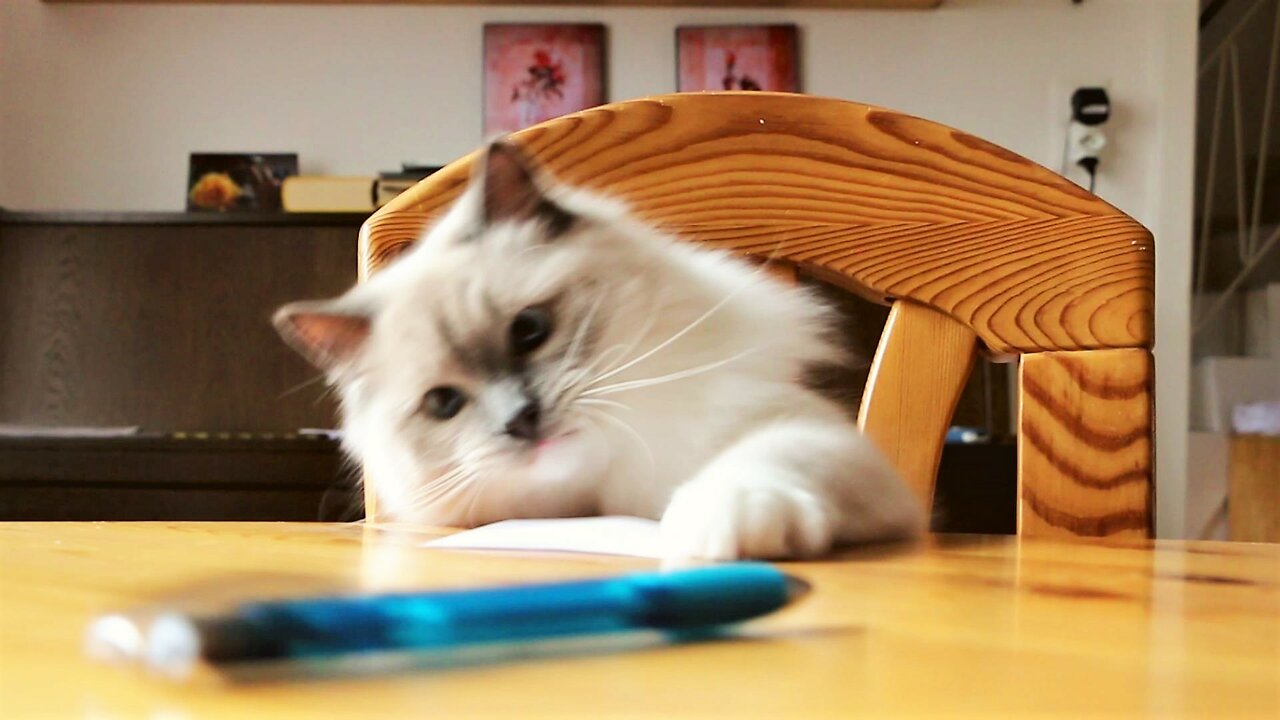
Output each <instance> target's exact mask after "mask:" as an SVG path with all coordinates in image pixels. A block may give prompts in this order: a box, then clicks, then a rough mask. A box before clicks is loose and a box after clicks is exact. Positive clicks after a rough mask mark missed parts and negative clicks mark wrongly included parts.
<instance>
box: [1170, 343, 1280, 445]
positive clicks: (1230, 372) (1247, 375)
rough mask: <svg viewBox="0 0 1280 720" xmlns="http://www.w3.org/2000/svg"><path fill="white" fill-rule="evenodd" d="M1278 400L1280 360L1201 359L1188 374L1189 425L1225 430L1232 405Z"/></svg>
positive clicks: (1227, 430) (1223, 431) (1228, 429)
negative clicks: (1189, 387)
mask: <svg viewBox="0 0 1280 720" xmlns="http://www.w3.org/2000/svg"><path fill="white" fill-rule="evenodd" d="M1262 400H1280V360H1277V359H1272V358H1248V357H1207V358H1201V359H1200V360H1199V361H1198V362H1197V363H1196V365H1195V370H1194V371H1193V373H1192V388H1191V427H1192V428H1193V429H1196V430H1210V431H1213V432H1221V433H1226V432H1230V431H1231V417H1232V413H1233V411H1234V409H1235V406H1236V405H1242V404H1245V403H1254V402H1259V401H1262Z"/></svg>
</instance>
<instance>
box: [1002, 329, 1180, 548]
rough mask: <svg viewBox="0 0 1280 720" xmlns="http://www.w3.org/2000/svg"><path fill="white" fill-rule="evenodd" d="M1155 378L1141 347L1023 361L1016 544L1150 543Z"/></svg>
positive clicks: (1038, 356)
mask: <svg viewBox="0 0 1280 720" xmlns="http://www.w3.org/2000/svg"><path fill="white" fill-rule="evenodd" d="M1153 374H1154V366H1153V363H1152V358H1151V352H1150V351H1148V350H1145V349H1141V348H1137V349H1120V350H1086V351H1077V352H1046V353H1035V354H1029V355H1023V356H1022V365H1021V368H1020V374H1019V379H1020V393H1019V394H1020V400H1021V402H1020V411H1019V419H1018V534H1019V535H1028V536H1039V537H1044V536H1084V537H1103V536H1110V537H1134V538H1147V537H1151V536H1152V529H1153V522H1152V511H1153V508H1154V500H1155V498H1154V488H1155V484H1154V476H1153V473H1152V450H1153V446H1154V442H1153V436H1152V431H1153V428H1154V425H1153V423H1152V417H1153V407H1154V406H1153V395H1154V393H1153V388H1152V378H1153Z"/></svg>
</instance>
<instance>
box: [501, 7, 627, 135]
mask: <svg viewBox="0 0 1280 720" xmlns="http://www.w3.org/2000/svg"><path fill="white" fill-rule="evenodd" d="M605 41H606V38H605V26H604V25H602V24H600V23H537V24H533V23H519V24H517V23H486V24H485V26H484V50H483V53H484V61H483V68H484V69H483V72H484V78H483V86H484V101H483V102H484V108H483V126H484V134H485V135H486V136H492V135H496V134H500V133H508V132H513V131H515V130H521V129H524V128H526V127H529V126H530V125H536V124H537V123H540V122H542V121H544V120H549V119H551V118H553V117H559V116H560V115H564V114H566V113H571V112H576V111H578V110H585V109H586V108H589V107H594V106H596V105H600V104H602V103H604V102H606V101H607V97H608V92H607V88H606V82H605V78H606V77H607V74H606V67H605V55H606V51H605Z"/></svg>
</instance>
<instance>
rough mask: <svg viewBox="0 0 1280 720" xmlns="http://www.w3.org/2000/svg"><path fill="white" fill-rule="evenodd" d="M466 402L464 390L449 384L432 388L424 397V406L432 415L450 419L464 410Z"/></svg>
mask: <svg viewBox="0 0 1280 720" xmlns="http://www.w3.org/2000/svg"><path fill="white" fill-rule="evenodd" d="M466 404H467V398H466V396H465V395H463V394H462V391H461V390H459V389H458V388H454V387H449V386H448V385H442V386H440V387H436V388H431V389H430V390H428V391H427V394H426V395H424V396H423V397H422V408H423V409H424V410H426V411H427V412H428V413H429V414H431V416H432V417H436V418H439V419H441V420H448V419H449V418H451V417H453V416H454V415H457V414H458V413H459V412H462V406H463V405H466Z"/></svg>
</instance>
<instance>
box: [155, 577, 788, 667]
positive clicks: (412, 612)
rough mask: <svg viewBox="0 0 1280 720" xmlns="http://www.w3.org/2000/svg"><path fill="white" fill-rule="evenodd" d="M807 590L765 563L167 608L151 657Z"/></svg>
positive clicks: (295, 649)
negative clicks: (210, 610) (199, 611)
mask: <svg viewBox="0 0 1280 720" xmlns="http://www.w3.org/2000/svg"><path fill="white" fill-rule="evenodd" d="M807 590H808V585H807V584H806V583H805V582H804V581H802V580H799V579H798V578H795V577H792V576H789V575H786V574H785V573H782V572H781V571H779V570H777V569H776V568H773V567H771V566H769V565H765V564H762V563H733V564H726V565H714V566H708V567H702V568H696V569H691V570H681V571H676V572H664V573H657V572H649V573H637V574H633V575H624V576H620V577H613V578H607V579H602V580H582V581H574V582H558V583H549V584H540V585H524V586H509V587H496V588H484V589H475V590H452V591H439V592H425V593H394V594H384V595H365V596H335V597H324V598H305V599H294V600H279V601H268V602H255V603H249V604H245V605H241V606H240V607H238V608H237V609H236V610H234V611H233V612H231V613H230V614H227V615H221V616H216V617H190V616H187V615H183V614H167V615H164V616H161V617H159V618H157V619H156V620H155V621H154V622H153V623H151V626H150V628H149V630H148V632H147V637H146V638H145V640H144V645H145V648H144V649H143V654H144V656H145V657H144V658H143V659H144V661H145V662H146V664H147V665H149V666H150V667H151V668H152V669H153V670H156V671H159V672H161V673H162V674H166V675H170V676H177V677H181V676H185V675H186V674H188V673H189V672H190V670H191V668H192V667H194V666H195V665H196V663H197V662H198V661H200V660H203V661H205V662H207V663H209V664H212V665H215V666H228V665H235V664H239V663H248V662H257V661H299V662H308V661H316V660H326V659H342V658H344V657H351V656H359V655H371V654H380V653H405V652H431V651H451V650H461V649H466V648H472V647H475V646H493V645H505V644H523V643H528V642H530V641H541V640H555V639H558V638H568V637H573V636H585V635H601V634H608V633H621V632H626V631H645V630H648V631H655V630H656V631H660V632H681V631H697V630H706V629H712V628H716V627H719V626H723V625H728V624H731V623H736V622H741V621H744V620H749V619H751V618H754V617H758V616H760V615H764V614H767V613H770V612H773V611H774V610H777V609H779V608H781V607H783V606H784V605H786V604H787V603H789V602H791V601H792V600H794V599H796V598H797V597H799V596H801V595H803V594H804V593H805V592H807Z"/></svg>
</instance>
